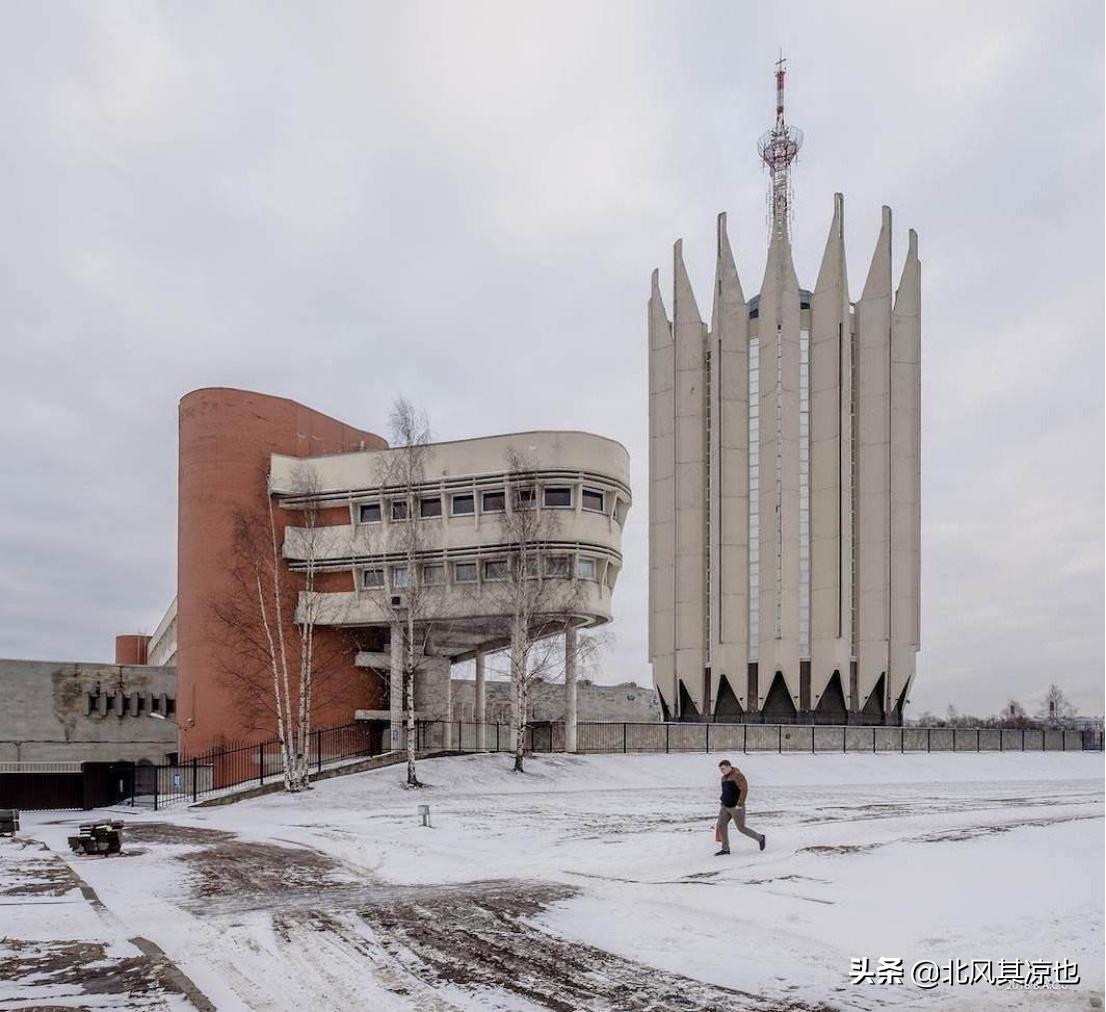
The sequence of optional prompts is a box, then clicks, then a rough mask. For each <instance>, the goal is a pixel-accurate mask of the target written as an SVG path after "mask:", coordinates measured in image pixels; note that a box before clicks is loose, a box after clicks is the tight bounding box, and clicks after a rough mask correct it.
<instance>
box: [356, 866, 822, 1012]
mask: <svg viewBox="0 0 1106 1012" xmlns="http://www.w3.org/2000/svg"><path fill="white" fill-rule="evenodd" d="M574 892H575V890H573V889H570V888H568V887H565V886H560V885H552V884H548V883H536V882H518V881H490V882H475V883H471V884H468V885H464V886H455V887H451V888H448V889H442V888H430V889H412V890H408V895H407V897H406V898H396V897H392V898H391V899H390V900H389V901H388V902H387V903H382V904H379V905H373V906H370V907H367V908H366V909H364V910H362V912H361V916H362V917H363V918H364V919H365V920H366V921H367V922H368V923H369V925H370V926H371V927H372V928H373V930H374V932H375V933H376V935H377V937H378V938H380V939H381V940H382V943H383V945H384V947H385V948H386V949H387V950H388V951H389V952H392V953H395V954H396V955H397V957H400V954H399V953H398V952H396V950H400V949H403V950H406V952H408V953H412V954H414V955H415V956H416V957H417V958H418V960H419V961H420V962H421V964H422V966H423V967H424V968H425V971H429V973H431V974H432V975H433V977H434V978H435V979H437V980H443V981H449V982H451V983H453V984H456V985H458V986H461V987H463V988H465V989H467V990H480V989H496V990H498V991H500V992H503V991H506V992H507V993H509V994H513V995H517V996H518V997H519V998H521V999H523V1000H525V1001H526V1002H530V1003H533V1004H534V1005H536V1006H538V1007H539V1008H544V1009H550V1010H553V1012H581V1010H600V1009H604V1010H605V1009H618V1010H619V1012H660V1010H664V1012H669V1010H671V1012H737V1010H745V1009H748V1010H764V1012H768V1010H778V1012H784V1010H795V1012H798V1010H814V1009H818V1008H821V1006H814V1005H810V1004H807V1003H804V1002H798V1001H789V1000H786V999H782V1000H781V999H778V998H774V999H768V998H764V997H761V996H759V995H754V994H749V993H747V992H744V991H738V990H734V989H732V988H726V987H719V986H717V985H713V984H707V983H704V982H702V981H698V980H694V979H692V978H690V977H683V976H680V975H679V974H674V973H666V972H664V971H662V970H657V969H654V968H652V967H646V966H643V965H642V964H641V963H635V962H634V961H632V960H629V959H623V958H622V957H620V956H616V955H614V954H613V953H610V952H607V951H605V950H603V949H599V948H596V947H595V946H591V945H586V944H584V943H582V942H578V941H574V940H572V939H568V938H562V937H561V936H559V935H554V934H552V933H550V932H548V931H544V930H542V929H541V928H538V927H536V926H535V925H534V924H533V923H531V919H532V918H533V917H534V916H535V915H537V914H539V913H541V911H542V910H543V909H544V908H545V907H546V906H548V905H549V904H550V903H553V902H556V901H558V900H563V899H567V898H568V897H570V896H571V895H573V894H574ZM416 973H418V971H416ZM418 975H419V976H422V974H421V973H418Z"/></svg>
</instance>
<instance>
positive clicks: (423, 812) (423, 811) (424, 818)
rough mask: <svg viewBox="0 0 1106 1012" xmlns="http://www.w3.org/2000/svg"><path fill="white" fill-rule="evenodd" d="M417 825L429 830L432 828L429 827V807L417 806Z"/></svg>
mask: <svg viewBox="0 0 1106 1012" xmlns="http://www.w3.org/2000/svg"><path fill="white" fill-rule="evenodd" d="M419 820H420V821H419V825H421V826H428V827H429V828H430V829H433V828H434V827H433V826H431V825H430V806H429V805H419Z"/></svg>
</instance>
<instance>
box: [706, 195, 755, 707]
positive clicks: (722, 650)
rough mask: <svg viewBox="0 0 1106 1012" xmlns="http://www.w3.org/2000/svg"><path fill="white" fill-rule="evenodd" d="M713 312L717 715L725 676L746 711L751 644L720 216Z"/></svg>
mask: <svg viewBox="0 0 1106 1012" xmlns="http://www.w3.org/2000/svg"><path fill="white" fill-rule="evenodd" d="M717 249H718V263H717V271H716V278H715V285H714V307H713V311H712V313H711V332H710V339H711V363H712V366H711V439H710V443H711V445H710V454H711V456H710V466H711V474H712V476H713V477H712V479H711V483H710V485H711V497H710V530H711V538H710V549H709V550H710V555H709V558H710V586H709V588H708V591H709V594H710V601H709V603H710V650H709V652H708V656H709V661H710V667H711V675H712V687H711V695H712V697H713V698H712V699H709V700H706V704H707V706H708V708H709V709H710V712H711V713H713V712H714V704H715V700H716V699H717V697H718V687H719V685H720V684H721V680H722V676H723V675H724V676H725V677H726V679H727V681H728V682H729V684H730V686H731V687H732V688H733V690H734V692H735V694H736V695H737V700H738V703H740V705H741V706H742V708H745V707H746V705H747V701H746V695H747V693H746V687H747V684H748V682H747V678H746V672H747V670H748V661H749V656H748V642H749V575H748V571H749V548H748V545H749V310H748V307H747V306H746V304H745V295H744V293H743V292H742V289H741V282H740V280H739V279H738V276H737V267H736V265H735V264H734V258H733V251H732V250H731V249H730V240H729V237H728V236H727V234H726V215H725V214H724V213H723V214H720V215H719V216H718V246H717Z"/></svg>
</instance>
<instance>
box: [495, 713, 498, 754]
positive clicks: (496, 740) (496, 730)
mask: <svg viewBox="0 0 1106 1012" xmlns="http://www.w3.org/2000/svg"><path fill="white" fill-rule="evenodd" d="M495 750H496V751H497V752H498V751H499V721H498V720H497V721H496V722H495Z"/></svg>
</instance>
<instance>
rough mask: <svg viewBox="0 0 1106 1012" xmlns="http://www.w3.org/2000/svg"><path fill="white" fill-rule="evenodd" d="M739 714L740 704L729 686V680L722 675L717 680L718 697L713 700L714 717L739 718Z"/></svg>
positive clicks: (717, 718) (723, 718) (718, 718)
mask: <svg viewBox="0 0 1106 1012" xmlns="http://www.w3.org/2000/svg"><path fill="white" fill-rule="evenodd" d="M741 714H742V710H741V704H740V703H739V702H738V701H737V696H735V695H734V691H733V689H731V688H730V681H729V679H728V678H727V677H726V676H725V675H722V677H721V678H720V679H719V680H718V698H717V699H716V700H715V701H714V719H715V720H723V721H724V720H741Z"/></svg>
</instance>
